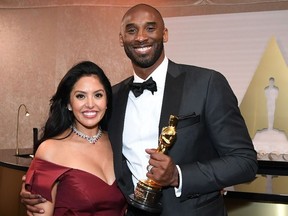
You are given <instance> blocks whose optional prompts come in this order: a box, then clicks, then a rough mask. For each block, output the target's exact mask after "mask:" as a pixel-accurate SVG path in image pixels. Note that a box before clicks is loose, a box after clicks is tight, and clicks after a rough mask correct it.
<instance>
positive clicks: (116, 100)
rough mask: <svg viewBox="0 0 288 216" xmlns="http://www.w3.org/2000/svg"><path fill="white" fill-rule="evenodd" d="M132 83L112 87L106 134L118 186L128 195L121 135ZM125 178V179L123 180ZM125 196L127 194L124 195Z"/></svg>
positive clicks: (128, 184)
mask: <svg viewBox="0 0 288 216" xmlns="http://www.w3.org/2000/svg"><path fill="white" fill-rule="evenodd" d="M132 81H133V78H132V77H130V78H128V79H127V80H125V81H123V82H122V83H121V84H118V85H116V86H114V87H113V106H112V107H113V111H112V116H111V119H110V121H109V127H108V134H109V138H110V140H111V144H112V148H113V153H114V170H115V174H116V178H117V182H118V184H119V186H120V187H121V188H122V191H124V192H127V193H129V192H130V191H131V190H132V191H133V184H132V179H131V173H129V172H130V171H129V169H128V167H127V164H126V161H125V158H124V157H123V155H122V146H123V143H122V140H123V137H122V134H123V128H124V120H125V112H126V106H127V100H128V94H129V91H130V89H129V83H131V82H132ZM124 178H125V179H124ZM126 195H127V194H126Z"/></svg>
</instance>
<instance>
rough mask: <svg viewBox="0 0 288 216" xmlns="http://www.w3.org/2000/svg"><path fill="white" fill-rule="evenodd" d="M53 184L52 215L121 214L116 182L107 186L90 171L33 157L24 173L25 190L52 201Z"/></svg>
mask: <svg viewBox="0 0 288 216" xmlns="http://www.w3.org/2000/svg"><path fill="white" fill-rule="evenodd" d="M56 182H58V186H57V195H56V200H55V208H54V216H60V215H61V216H63V215H67V216H68V215H71V216H74V215H77V216H122V215H124V212H125V209H126V201H125V198H124V196H123V195H122V193H121V191H120V190H119V188H118V187H117V184H116V181H114V183H113V184H112V185H109V184H107V183H106V182H104V181H103V180H102V179H100V178H99V177H97V176H95V175H93V174H91V173H89V172H86V171H83V170H79V169H74V168H69V167H65V166H61V165H57V164H54V163H51V162H48V161H45V160H42V159H39V158H34V159H33V161H32V163H31V165H30V167H29V170H28V172H27V174H26V188H27V189H28V190H29V191H31V192H32V193H34V194H40V195H42V196H43V197H44V198H46V199H47V200H49V201H52V198H51V189H52V186H53V184H55V183H56Z"/></svg>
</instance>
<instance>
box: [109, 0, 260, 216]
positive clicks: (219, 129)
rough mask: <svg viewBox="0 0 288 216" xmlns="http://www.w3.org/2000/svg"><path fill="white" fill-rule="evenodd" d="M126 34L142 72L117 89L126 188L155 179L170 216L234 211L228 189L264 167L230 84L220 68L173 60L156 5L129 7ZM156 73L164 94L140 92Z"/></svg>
mask: <svg viewBox="0 0 288 216" xmlns="http://www.w3.org/2000/svg"><path fill="white" fill-rule="evenodd" d="M119 38H120V44H121V46H123V47H124V50H125V52H126V55H127V56H128V57H129V58H130V60H131V63H132V66H133V70H134V75H133V76H131V77H129V78H128V79H126V80H124V81H122V82H121V83H119V84H117V85H115V86H114V87H113V91H114V92H113V93H114V94H113V98H114V99H113V101H114V103H113V112H112V117H111V120H110V121H109V129H108V131H109V136H110V139H111V143H112V145H113V150H114V155H115V156H114V168H115V173H116V178H117V182H118V185H119V187H120V188H121V190H122V191H123V192H124V194H125V195H126V197H127V198H128V199H129V195H130V194H131V193H133V191H134V187H135V186H136V184H137V182H138V180H141V179H145V178H147V177H148V178H150V179H152V180H153V181H155V182H157V183H158V184H160V185H161V186H162V187H163V195H162V199H161V202H162V208H163V209H162V214H161V215H163V216H170V215H171V216H172V215H173V216H175V215H181V216H184V215H197V216H201V215H205V216H210V215H214V216H223V215H226V210H225V207H224V202H223V197H222V196H221V190H222V189H223V188H225V187H228V186H231V185H234V184H239V183H242V182H246V181H250V180H253V179H254V178H255V174H256V172H257V159H256V152H255V151H254V148H253V144H252V142H251V139H250V137H249V134H248V131H247V128H246V125H245V122H244V120H243V118H242V116H241V114H240V111H239V108H238V103H237V99H236V97H235V95H234V94H233V92H232V90H231V88H230V86H229V84H228V82H227V81H226V79H225V78H224V77H223V76H222V75H221V74H220V73H218V72H215V71H213V70H209V69H204V68H199V67H195V66H187V65H182V64H176V63H174V62H172V61H171V60H169V59H168V58H167V57H166V56H165V52H164V43H165V42H167V41H168V30H167V28H166V27H165V24H164V21H163V18H162V16H161V14H160V13H159V11H158V10H156V9H155V8H153V7H151V6H149V5H145V4H140V5H136V6H134V7H132V8H130V9H129V10H128V11H127V12H126V14H125V15H124V17H123V19H122V22H121V30H120V34H119ZM151 77H152V79H153V80H154V81H155V82H156V85H157V91H155V88H154V89H152V92H150V91H149V90H147V89H144V90H143V89H141V88H140V87H139V84H137V88H136V90H137V91H136V94H135V95H134V93H133V91H134V89H133V91H132V90H131V88H133V83H141V82H144V81H147V80H149V79H150V78H151ZM151 85H152V84H150V86H151ZM139 89H140V93H141V92H142V91H143V93H142V94H141V95H139ZM171 114H173V115H176V116H179V117H180V118H179V122H178V125H177V138H176V142H175V143H174V144H173V146H172V147H171V149H169V151H168V154H167V155H165V154H161V153H157V152H156V151H155V148H157V143H158V137H159V134H160V131H161V129H162V127H164V126H167V124H168V120H169V116H170V115H171ZM153 149H154V150H153ZM145 151H146V153H147V154H145ZM148 164H149V165H150V166H149V167H150V168H151V167H152V169H149V170H150V171H149V172H147V170H146V168H147V165H148ZM131 177H132V179H131ZM128 213H129V211H128ZM131 215H142V213H139V212H137V213H134V214H133V213H132V211H131ZM143 215H145V214H143Z"/></svg>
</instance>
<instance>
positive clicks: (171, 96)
mask: <svg viewBox="0 0 288 216" xmlns="http://www.w3.org/2000/svg"><path fill="white" fill-rule="evenodd" d="M184 79H185V77H184V75H181V73H180V71H179V69H178V66H177V64H175V63H174V62H171V61H170V60H169V64H168V71H167V76H166V81H165V89H164V95H163V103H162V110H161V117H160V123H159V134H160V133H161V130H162V127H165V126H167V125H168V121H169V117H170V115H178V113H179V109H180V104H181V99H182V94H183V86H184V85H183V83H184Z"/></svg>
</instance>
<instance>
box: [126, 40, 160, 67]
mask: <svg viewBox="0 0 288 216" xmlns="http://www.w3.org/2000/svg"><path fill="white" fill-rule="evenodd" d="M154 45H155V46H156V48H155V49H154V50H155V52H154V53H153V54H152V56H151V57H150V56H149V55H146V54H144V55H141V56H138V55H136V54H135V53H134V48H132V46H130V45H129V46H128V45H124V50H125V53H126V55H127V56H128V58H130V60H131V61H132V62H133V64H135V65H137V66H139V67H141V68H148V67H151V66H152V65H154V64H155V62H156V61H157V60H158V59H159V58H160V56H161V54H162V51H163V49H164V45H163V41H161V42H159V43H156V44H154Z"/></svg>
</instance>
